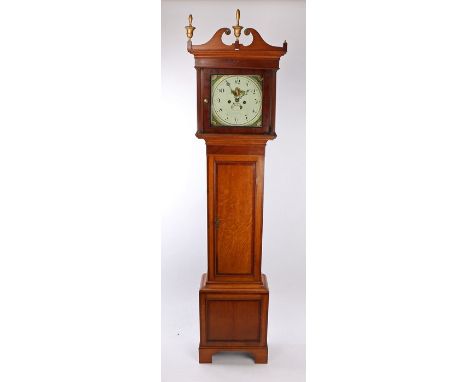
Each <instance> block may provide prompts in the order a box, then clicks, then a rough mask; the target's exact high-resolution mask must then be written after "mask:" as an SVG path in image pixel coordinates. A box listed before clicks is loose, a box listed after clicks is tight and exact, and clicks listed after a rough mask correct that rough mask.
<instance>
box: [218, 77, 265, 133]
mask: <svg viewBox="0 0 468 382" xmlns="http://www.w3.org/2000/svg"><path fill="white" fill-rule="evenodd" d="M262 97H263V78H262V76H259V75H236V74H235V75H231V74H229V75H224V74H215V75H212V76H211V125H212V126H242V127H261V126H262Z"/></svg>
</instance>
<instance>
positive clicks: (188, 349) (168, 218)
mask: <svg viewBox="0 0 468 382" xmlns="http://www.w3.org/2000/svg"><path fill="white" fill-rule="evenodd" d="M237 7H239V8H240V11H241V20H240V21H241V25H243V26H244V27H248V26H252V27H254V28H256V29H257V30H258V31H259V32H260V34H261V35H262V37H263V38H264V39H265V41H267V42H268V43H270V44H272V45H279V46H281V45H282V44H283V41H284V40H287V42H288V49H289V51H288V53H287V54H286V55H285V56H283V57H282V58H281V60H280V70H279V71H278V72H277V104H278V108H279V110H278V112H277V113H276V133H277V134H278V138H277V139H276V140H273V141H270V142H268V144H267V146H266V156H265V191H264V195H265V196H264V205H263V208H264V223H263V252H262V272H263V273H265V274H266V275H267V277H268V283H269V288H270V303H269V316H268V347H269V366H268V367H262V366H260V365H259V366H260V367H256V368H251V369H250V372H249V375H248V376H246V375H245V366H252V364H253V361H252V360H251V359H250V358H248V357H246V356H245V355H238V354H233V353H231V354H223V355H219V356H218V355H216V356H215V357H214V361H213V362H214V364H213V365H212V366H213V367H211V368H210V367H206V366H207V365H202V366H200V365H199V364H198V345H199V340H200V338H199V333H200V329H199V317H198V312H199V307H198V290H199V286H200V279H201V275H202V273H204V272H206V271H207V232H206V226H207V223H206V216H207V215H206V208H207V206H206V189H207V184H206V150H205V141H204V140H199V139H197V138H196V137H195V132H196V129H197V125H196V121H197V114H196V71H195V69H194V65H195V60H194V57H193V55H191V54H189V53H188V52H187V49H186V46H187V37H186V35H185V33H184V32H185V30H183V29H181V26H182V27H183V26H184V25H187V17H188V15H189V13H192V15H193V18H194V19H193V25H194V26H195V27H196V28H197V29H195V32H194V37H193V38H192V43H193V44H203V43H205V42H206V41H208V40H209V39H210V38H211V37H212V36H213V34H214V33H215V32H216V31H217V30H218V29H219V28H222V27H223V26H226V27H230V26H231V25H234V24H235V22H236V18H235V12H236V8H237ZM264 9H265V2H263V1H241V2H239V1H236V2H234V1H232V2H231V1H225V2H221V3H220V2H212V1H163V2H162V13H161V21H162V23H161V26H162V34H161V42H162V50H161V70H162V71H161V73H162V77H161V85H162V99H163V105H164V113H165V114H166V115H167V116H168V117H167V120H169V121H171V122H172V125H173V128H171V129H169V131H167V132H166V134H165V140H166V141H167V142H173V144H168V145H166V146H165V149H164V156H165V157H166V158H168V159H167V160H166V163H165V169H164V170H165V171H164V172H165V174H166V175H165V176H164V178H165V179H170V181H168V182H166V183H164V184H162V189H163V190H164V191H163V192H164V198H163V199H164V205H163V208H162V236H161V240H162V263H161V266H162V340H163V344H162V345H163V346H162V353H163V357H162V365H161V366H162V376H163V380H164V381H168V382H169V381H185V380H187V381H188V380H190V381H210V380H213V381H217V380H219V379H220V376H221V375H222V376H223V379H224V380H225V381H226V382H228V381H237V380H239V379H242V380H244V381H258V382H260V381H263V380H265V381H266V380H270V381H284V380H286V379H288V378H292V379H293V380H303V379H304V375H305V87H306V83H305V37H306V36H305V13H304V11H305V3H304V2H302V1H289V2H274V3H269V5H268V9H269V11H268V13H266V12H264ZM213 15H216V17H213ZM280 24H281V25H282V27H281V28H275V27H274V26H275V25H280ZM225 37H226V38H225V40H224V41H225V42H226V43H227V44H232V43H233V42H234V37H233V35H232V34H231V35H230V36H225ZM250 41H251V37H248V39H246V38H242V40H241V43H242V42H243V43H245V44H248V43H250ZM279 105H281V107H280V106H279ZM285 328H289V329H288V330H285Z"/></svg>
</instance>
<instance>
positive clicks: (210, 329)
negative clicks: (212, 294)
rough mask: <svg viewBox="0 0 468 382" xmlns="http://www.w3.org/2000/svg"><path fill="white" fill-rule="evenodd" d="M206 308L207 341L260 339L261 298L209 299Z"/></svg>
mask: <svg viewBox="0 0 468 382" xmlns="http://www.w3.org/2000/svg"><path fill="white" fill-rule="evenodd" d="M206 308H207V315H206V316H207V317H208V323H207V341H210V342H213V341H240V342H250V341H254V342H259V341H260V329H261V328H260V315H261V300H260V299H258V300H216V299H209V300H207V302H206Z"/></svg>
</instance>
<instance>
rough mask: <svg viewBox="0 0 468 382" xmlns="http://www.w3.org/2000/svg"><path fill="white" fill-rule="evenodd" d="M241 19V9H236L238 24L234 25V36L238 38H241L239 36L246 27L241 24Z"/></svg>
mask: <svg viewBox="0 0 468 382" xmlns="http://www.w3.org/2000/svg"><path fill="white" fill-rule="evenodd" d="M239 19H240V11H239V10H237V11H236V20H237V24H236V25H233V26H232V29H234V36H236V40H239V37H240V35H241V31H242V29H243V28H244V27H242V26H240V25H239Z"/></svg>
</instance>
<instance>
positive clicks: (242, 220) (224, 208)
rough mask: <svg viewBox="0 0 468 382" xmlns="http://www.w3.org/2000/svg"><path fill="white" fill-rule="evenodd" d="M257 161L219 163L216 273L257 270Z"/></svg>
mask: <svg viewBox="0 0 468 382" xmlns="http://www.w3.org/2000/svg"><path fill="white" fill-rule="evenodd" d="M255 165H256V162H221V163H217V164H216V176H215V179H216V184H215V198H216V201H215V251H216V273H217V274H219V275H250V274H252V273H253V264H254V262H253V257H254V223H255V213H254V212H255V175H256V174H255Z"/></svg>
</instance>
